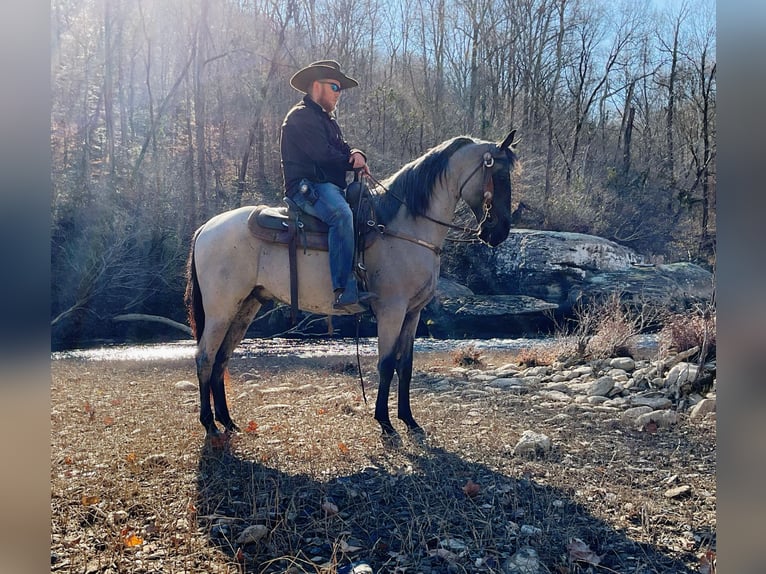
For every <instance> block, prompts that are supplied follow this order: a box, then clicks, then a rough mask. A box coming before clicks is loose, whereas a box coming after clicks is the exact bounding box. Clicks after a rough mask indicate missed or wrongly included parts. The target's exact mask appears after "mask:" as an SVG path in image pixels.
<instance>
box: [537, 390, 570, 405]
mask: <svg viewBox="0 0 766 574" xmlns="http://www.w3.org/2000/svg"><path fill="white" fill-rule="evenodd" d="M537 394H538V396H541V397H543V398H544V399H548V400H549V401H556V402H560V403H571V402H572V397H570V396H569V395H567V394H566V393H562V392H561V391H540V392H539V393H537Z"/></svg>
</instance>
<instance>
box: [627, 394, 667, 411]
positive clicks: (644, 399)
mask: <svg viewBox="0 0 766 574" xmlns="http://www.w3.org/2000/svg"><path fill="white" fill-rule="evenodd" d="M630 404H631V405H633V406H647V407H651V408H652V409H653V410H661V409H667V408H670V407H671V406H672V405H673V401H671V400H670V399H669V398H667V397H666V396H656V395H655V396H638V397H630Z"/></svg>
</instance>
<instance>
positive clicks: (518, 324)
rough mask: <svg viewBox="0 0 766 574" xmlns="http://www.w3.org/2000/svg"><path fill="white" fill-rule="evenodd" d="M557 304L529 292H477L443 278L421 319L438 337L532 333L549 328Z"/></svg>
mask: <svg viewBox="0 0 766 574" xmlns="http://www.w3.org/2000/svg"><path fill="white" fill-rule="evenodd" d="M556 308H557V305H556V304H554V303H548V302H546V301H542V300H540V299H536V298H535V297H529V296H527V295H475V294H474V293H473V292H472V291H471V290H470V289H468V287H465V286H464V285H460V284H459V283H456V282H454V281H451V280H449V279H446V278H444V277H441V278H439V282H438V285H437V288H436V294H435V295H434V298H433V300H432V301H431V302H430V303H429V304H428V306H427V307H426V308H425V309H424V310H423V313H422V314H421V319H422V321H423V322H424V323H425V326H426V327H427V329H428V334H429V335H431V336H432V337H436V338H438V339H460V338H465V337H477V336H482V337H493V336H494V337H525V336H526V337H529V336H533V335H532V334H537V333H540V332H546V331H548V330H549V326H550V325H549V323H550V315H547V314H546V312H552V311H554V310H555V309H556Z"/></svg>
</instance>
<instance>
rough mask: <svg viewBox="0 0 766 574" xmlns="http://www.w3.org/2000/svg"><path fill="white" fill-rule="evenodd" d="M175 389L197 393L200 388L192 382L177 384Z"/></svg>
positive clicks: (179, 382)
mask: <svg viewBox="0 0 766 574" xmlns="http://www.w3.org/2000/svg"><path fill="white" fill-rule="evenodd" d="M175 388H176V389H178V390H179V391H185V392H192V391H196V390H197V389H198V388H199V387H197V385H196V384H194V383H192V382H191V381H178V382H177V383H176V384H175Z"/></svg>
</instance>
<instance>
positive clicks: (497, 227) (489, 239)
mask: <svg viewBox="0 0 766 574" xmlns="http://www.w3.org/2000/svg"><path fill="white" fill-rule="evenodd" d="M510 231H511V223H510V221H508V222H506V221H499V220H497V219H494V218H493V219H487V220H485V221H484V222H483V223H482V224H481V229H480V230H479V239H481V241H483V242H484V243H486V244H487V245H490V246H492V247H497V246H498V245H500V244H501V243H502V242H503V241H505V240H506V239H507V238H508V234H509V233H510Z"/></svg>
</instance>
